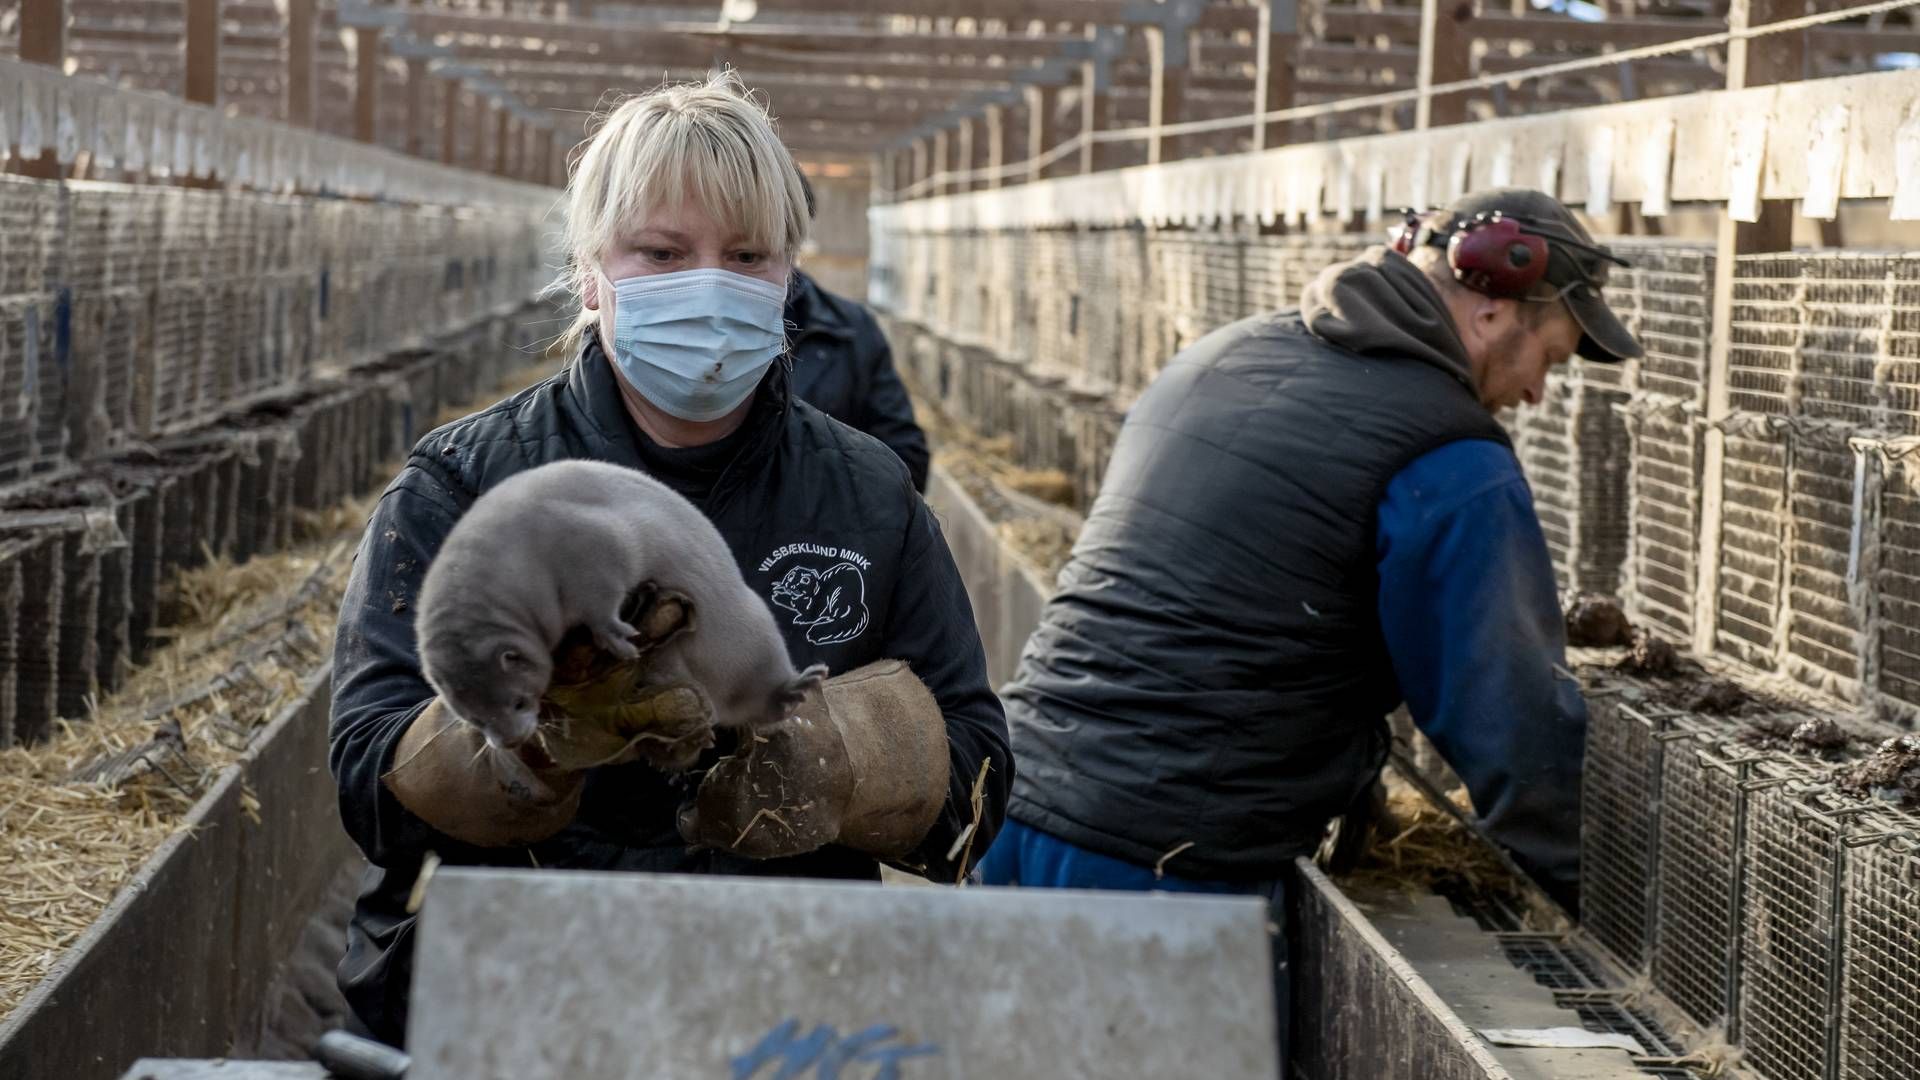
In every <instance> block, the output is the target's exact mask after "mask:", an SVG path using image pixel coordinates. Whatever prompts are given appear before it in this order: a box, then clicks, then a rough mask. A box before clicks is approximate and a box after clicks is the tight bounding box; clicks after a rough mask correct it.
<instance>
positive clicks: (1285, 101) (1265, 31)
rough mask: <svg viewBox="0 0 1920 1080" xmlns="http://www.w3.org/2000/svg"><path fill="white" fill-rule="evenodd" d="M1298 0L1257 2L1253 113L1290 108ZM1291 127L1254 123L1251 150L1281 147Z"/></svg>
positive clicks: (1296, 50) (1296, 49) (1296, 55)
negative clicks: (1258, 6) (1257, 19)
mask: <svg viewBox="0 0 1920 1080" xmlns="http://www.w3.org/2000/svg"><path fill="white" fill-rule="evenodd" d="M1299 19H1300V6H1299V0H1261V3H1260V26H1259V29H1258V30H1257V31H1256V34H1257V36H1256V37H1255V39H1254V45H1255V47H1256V49H1257V50H1258V51H1257V56H1258V59H1257V60H1256V61H1255V62H1254V89H1253V95H1254V111H1255V112H1259V113H1269V112H1275V111H1277V110H1280V109H1291V108H1292V107H1293V103H1294V102H1293V96H1294V81H1293V72H1294V68H1295V66H1296V65H1297V62H1298V59H1299V51H1300V33H1299V29H1300V28H1299ZM1292 127H1293V125H1292V124H1289V123H1285V122H1281V123H1275V124H1255V125H1254V126H1253V148H1254V149H1255V150H1263V149H1265V148H1267V147H1269V146H1285V145H1286V144H1287V143H1289V142H1292V141H1293V140H1292V139H1291V138H1289V137H1288V136H1289V130H1290V129H1291V128H1292Z"/></svg>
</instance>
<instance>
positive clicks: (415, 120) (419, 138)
mask: <svg viewBox="0 0 1920 1080" xmlns="http://www.w3.org/2000/svg"><path fill="white" fill-rule="evenodd" d="M431 85H432V83H431V80H430V79H429V78H428V77H427V62H426V61H425V60H423V59H419V58H409V59H408V60H407V153H409V154H412V155H413V156H414V157H426V156H427V136H429V135H431V134H432V132H431V131H430V130H429V129H428V124H429V123H430V121H429V120H428V119H427V91H428V90H429V89H430V87H431Z"/></svg>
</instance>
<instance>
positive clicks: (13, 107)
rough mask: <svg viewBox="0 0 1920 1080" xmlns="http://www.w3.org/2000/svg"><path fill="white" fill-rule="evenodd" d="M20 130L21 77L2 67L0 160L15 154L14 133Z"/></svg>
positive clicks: (0, 76)
mask: <svg viewBox="0 0 1920 1080" xmlns="http://www.w3.org/2000/svg"><path fill="white" fill-rule="evenodd" d="M19 130H20V77H19V76H18V75H15V74H14V73H13V72H12V71H11V70H9V69H7V68H4V67H0V161H5V160H7V159H8V158H10V157H12V156H13V135H14V132H16V131H19Z"/></svg>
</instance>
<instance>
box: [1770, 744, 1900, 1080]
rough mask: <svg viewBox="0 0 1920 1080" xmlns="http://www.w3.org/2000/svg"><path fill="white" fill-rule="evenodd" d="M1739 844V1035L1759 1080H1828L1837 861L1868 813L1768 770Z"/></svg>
mask: <svg viewBox="0 0 1920 1080" xmlns="http://www.w3.org/2000/svg"><path fill="white" fill-rule="evenodd" d="M1747 786H1748V787H1749V788H1750V789H1752V794H1751V797H1750V802H1749V807H1748V820H1747V831H1746V837H1745V844H1744V853H1745V868H1746V894H1745V901H1746V902H1745V905H1744V908H1743V912H1742V919H1741V932H1740V953H1741V971H1742V974H1741V981H1740V1015H1739V1030H1740V1033H1741V1038H1742V1041H1743V1042H1744V1044H1745V1046H1746V1050H1747V1057H1746V1061H1747V1064H1748V1065H1749V1067H1751V1068H1752V1069H1753V1070H1754V1071H1755V1072H1757V1073H1759V1074H1760V1075H1762V1076H1764V1077H1766V1078H1767V1080H1788V1078H1799V1077H1830V1076H1832V1075H1834V1068H1835V1064H1836V1061H1837V1055H1838V1041H1837V1036H1838V1032H1839V1026H1838V1024H1837V1023H1836V1013H1837V1009H1838V1005H1839V1001H1840V985H1841V984H1840V977H1841V961H1842V951H1841V937H1842V933H1843V926H1842V921H1841V897H1842V892H1841V886H1842V876H1841V875H1842V872H1843V868H1844V862H1843V856H1844V853H1845V851H1846V847H1847V843H1848V841H1849V839H1850V838H1851V837H1854V836H1856V835H1858V834H1859V832H1860V825H1859V823H1858V822H1857V821H1856V820H1855V819H1857V818H1858V817H1859V815H1860V814H1861V813H1863V812H1865V811H1867V810H1869V809H1870V807H1867V806H1865V805H1863V804H1861V803H1858V802H1855V801H1853V800H1849V799H1846V798H1845V797H1843V796H1840V795H1838V794H1837V793H1835V792H1834V791H1833V789H1832V788H1831V787H1829V786H1827V785H1826V784H1825V783H1824V782H1822V780H1821V777H1820V774H1819V773H1818V772H1817V771H1816V770H1814V769H1811V768H1809V767H1807V766H1806V765H1803V764H1801V763H1797V762H1784V761H1779V762H1766V763H1762V764H1761V765H1759V766H1758V767H1757V768H1756V770H1755V775H1754V776H1753V777H1752V778H1751V779H1749V780H1748V781H1747Z"/></svg>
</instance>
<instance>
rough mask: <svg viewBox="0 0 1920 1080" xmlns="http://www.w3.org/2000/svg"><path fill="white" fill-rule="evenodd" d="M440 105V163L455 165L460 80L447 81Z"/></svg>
mask: <svg viewBox="0 0 1920 1080" xmlns="http://www.w3.org/2000/svg"><path fill="white" fill-rule="evenodd" d="M446 82H447V84H446V87H445V90H446V95H447V96H446V98H445V99H444V100H443V101H442V102H441V105H440V163H441V164H442V165H457V164H459V163H460V162H459V158H460V92H461V91H460V80H459V79H448V80H447V81H446Z"/></svg>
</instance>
